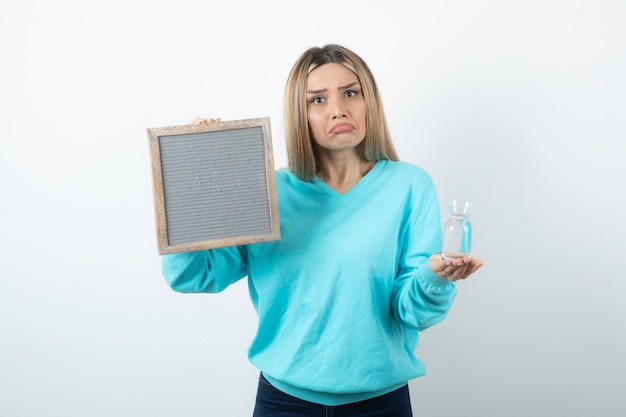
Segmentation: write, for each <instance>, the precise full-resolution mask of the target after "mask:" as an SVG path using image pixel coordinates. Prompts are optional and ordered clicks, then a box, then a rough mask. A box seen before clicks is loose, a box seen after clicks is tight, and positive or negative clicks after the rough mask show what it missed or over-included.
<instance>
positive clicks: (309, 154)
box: [284, 44, 399, 181]
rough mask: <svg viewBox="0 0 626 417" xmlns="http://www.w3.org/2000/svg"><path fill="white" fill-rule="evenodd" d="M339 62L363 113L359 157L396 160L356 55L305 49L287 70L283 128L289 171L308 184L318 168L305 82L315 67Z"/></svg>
mask: <svg viewBox="0 0 626 417" xmlns="http://www.w3.org/2000/svg"><path fill="white" fill-rule="evenodd" d="M331 62H334V63H339V64H342V65H344V66H345V67H346V68H348V69H349V70H350V71H352V72H353V73H354V74H355V75H356V76H357V78H358V80H359V83H360V84H361V88H362V91H363V98H364V99H365V103H366V108H367V110H366V111H367V113H366V123H367V131H366V134H365V139H364V140H363V142H362V143H361V144H360V145H359V146H360V152H361V155H362V158H364V159H365V160H367V161H378V160H380V159H390V160H393V161H397V160H399V158H398V155H397V154H396V151H395V148H394V146H393V143H392V141H391V136H390V134H389V129H388V128H387V121H386V119H385V113H384V111H383V105H382V100H381V98H380V93H379V92H378V87H377V86H376V81H375V79H374V76H373V74H372V72H371V71H370V69H369V67H368V66H367V64H366V63H365V61H363V59H361V57H359V56H358V55H357V54H355V53H354V52H352V51H351V50H349V49H347V48H345V47H343V46H340V45H335V44H329V45H326V46H324V47H321V48H319V47H313V48H309V49H307V50H306V51H305V52H304V53H303V54H302V55H301V56H300V58H298V60H297V61H296V63H295V64H294V66H293V67H292V68H291V71H290V73H289V76H288V77H287V83H286V85H285V95H284V106H285V107H284V129H285V137H286V142H287V159H288V164H289V169H290V170H291V171H293V173H294V174H295V175H296V176H297V177H298V178H300V179H301V180H304V181H311V180H312V179H313V177H314V176H315V174H316V172H317V169H318V160H317V154H316V152H315V148H314V147H313V143H312V140H311V134H310V131H309V122H308V118H307V103H306V91H305V90H306V81H307V77H308V75H309V74H310V73H311V71H313V70H314V69H315V68H317V67H319V66H322V65H324V64H328V63H331Z"/></svg>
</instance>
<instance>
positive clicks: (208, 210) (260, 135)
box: [147, 117, 280, 255]
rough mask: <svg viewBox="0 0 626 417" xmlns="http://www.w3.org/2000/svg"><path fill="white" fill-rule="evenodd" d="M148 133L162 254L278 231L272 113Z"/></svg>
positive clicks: (275, 235)
mask: <svg viewBox="0 0 626 417" xmlns="http://www.w3.org/2000/svg"><path fill="white" fill-rule="evenodd" d="M147 133H148V139H149V145H150V162H151V170H152V188H153V198H154V213H155V223H156V235H157V246H158V253H159V254H160V255H166V254H172V253H179V252H192V251H198V250H204V249H214V248H219V247H227V246H236V245H244V244H251V243H259V242H266V241H273V240H278V239H280V223H279V215H278V203H277V197H276V181H275V171H274V157H273V149H272V139H271V127H270V119H269V117H261V118H252V119H241V120H231V121H216V122H213V123H208V124H188V125H179V126H168V127H157V128H148V129H147Z"/></svg>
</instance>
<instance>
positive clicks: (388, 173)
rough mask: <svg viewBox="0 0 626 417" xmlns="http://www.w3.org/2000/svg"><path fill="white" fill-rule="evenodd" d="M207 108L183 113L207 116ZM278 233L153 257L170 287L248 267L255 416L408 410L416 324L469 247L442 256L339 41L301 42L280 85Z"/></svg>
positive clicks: (375, 99) (204, 287)
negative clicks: (282, 139) (282, 162)
mask: <svg viewBox="0 0 626 417" xmlns="http://www.w3.org/2000/svg"><path fill="white" fill-rule="evenodd" d="M211 121H213V119H194V120H193V121H192V122H194V123H208V122H211ZM285 134H286V140H287V153H288V161H289V167H288V168H287V169H281V170H278V171H277V172H276V187H277V195H278V206H279V214H280V223H281V236H282V237H281V239H280V240H279V241H275V242H265V243H258V244H251V245H245V246H238V247H228V248H221V249H214V250H210V251H199V252H194V253H181V254H174V255H166V256H164V257H163V273H164V276H165V278H166V280H167V281H168V283H169V284H170V286H171V287H172V288H173V289H174V290H176V291H180V292H219V291H221V290H223V289H224V288H226V287H227V286H228V285H230V284H232V283H233V282H235V281H237V280H239V279H242V278H244V277H247V278H248V285H249V290H250V296H251V300H252V303H253V305H254V307H255V309H256V311H257V313H258V316H259V325H258V331H257V334H256V336H255V338H254V340H253V341H252V344H251V346H250V349H249V359H250V361H251V363H252V364H254V365H255V366H256V367H258V368H259V369H260V371H261V376H260V379H259V388H258V393H257V399H256V407H255V411H254V416H255V417H265V416H274V417H280V416H325V415H331V414H334V415H342V416H361V417H364V416H372V417H373V416H381V417H382V416H407V417H409V416H411V415H412V414H411V404H410V400H409V393H408V381H409V380H411V379H413V378H416V377H419V376H421V375H423V374H424V372H425V369H424V365H423V363H422V362H421V361H420V360H419V359H418V358H416V357H415V355H414V351H415V349H416V347H417V342H418V336H419V332H420V331H422V330H424V329H426V328H428V327H430V326H432V325H434V324H435V323H437V322H439V321H441V320H443V319H444V318H445V316H446V314H447V312H448V310H449V309H450V307H451V305H452V301H453V299H454V297H455V295H456V284H455V281H457V280H460V279H465V278H467V277H469V276H470V275H471V274H472V273H474V272H475V271H476V270H478V269H479V268H480V267H481V266H482V262H481V261H480V260H479V259H475V258H471V257H465V258H461V259H456V260H445V259H443V258H442V257H441V255H440V254H439V251H440V250H441V245H442V241H441V239H442V238H441V230H442V224H441V219H440V205H439V201H438V198H437V194H436V191H435V188H434V186H433V182H432V180H431V178H430V176H429V175H428V174H427V173H426V172H425V171H424V170H422V169H421V168H419V167H417V166H415V165H412V164H409V163H405V162H399V161H398V157H397V155H396V152H395V150H394V147H393V144H392V141H391V139H390V137H389V132H388V129H387V124H386V119H385V115H384V112H383V108H382V104H381V99H380V96H379V92H378V89H377V86H376V82H375V80H374V77H373V75H372V73H371V72H370V69H369V68H368V66H367V65H366V63H365V62H364V61H363V60H362V59H361V58H360V57H359V56H358V55H356V54H355V53H354V52H352V51H351V50H349V49H347V48H345V47H342V46H339V45H326V46H324V47H322V48H317V47H316V48H310V49H309V50H307V51H305V52H304V53H303V54H302V55H301V56H300V58H299V59H298V60H297V61H296V63H295V65H294V66H293V68H292V70H291V72H290V74H289V77H288V80H287V84H286V88H285Z"/></svg>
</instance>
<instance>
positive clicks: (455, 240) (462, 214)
mask: <svg viewBox="0 0 626 417" xmlns="http://www.w3.org/2000/svg"><path fill="white" fill-rule="evenodd" d="M471 208H472V203H471V202H469V201H465V200H452V201H448V211H449V212H450V218H449V219H448V221H447V222H446V224H445V226H444V228H443V249H442V250H441V256H442V257H443V258H444V259H456V258H462V257H464V256H467V255H469V254H471V252H472V225H471V224H470V222H469V213H470V209H471Z"/></svg>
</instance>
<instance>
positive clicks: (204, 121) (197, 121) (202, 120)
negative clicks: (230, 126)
mask: <svg viewBox="0 0 626 417" xmlns="http://www.w3.org/2000/svg"><path fill="white" fill-rule="evenodd" d="M221 121H222V119H220V118H219V117H218V118H217V119H213V118H207V117H194V118H193V119H191V121H190V122H189V123H187V124H190V125H208V124H209V123H216V122H221Z"/></svg>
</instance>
